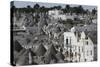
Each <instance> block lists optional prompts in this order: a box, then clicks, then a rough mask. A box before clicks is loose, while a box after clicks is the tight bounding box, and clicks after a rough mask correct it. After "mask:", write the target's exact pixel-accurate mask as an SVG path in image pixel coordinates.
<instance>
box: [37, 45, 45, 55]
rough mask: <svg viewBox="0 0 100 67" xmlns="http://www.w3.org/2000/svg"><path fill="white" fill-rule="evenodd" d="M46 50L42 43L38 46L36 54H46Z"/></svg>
mask: <svg viewBox="0 0 100 67" xmlns="http://www.w3.org/2000/svg"><path fill="white" fill-rule="evenodd" d="M45 52H46V49H45V47H44V46H43V45H42V44H40V45H39V46H38V48H37V51H36V55H37V56H43V55H44V54H45Z"/></svg>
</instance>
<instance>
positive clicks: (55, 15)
mask: <svg viewBox="0 0 100 67" xmlns="http://www.w3.org/2000/svg"><path fill="white" fill-rule="evenodd" d="M48 14H49V16H50V18H52V19H62V20H66V19H72V20H74V17H75V16H71V15H69V14H64V13H63V11H61V10H57V9H54V10H50V11H48Z"/></svg>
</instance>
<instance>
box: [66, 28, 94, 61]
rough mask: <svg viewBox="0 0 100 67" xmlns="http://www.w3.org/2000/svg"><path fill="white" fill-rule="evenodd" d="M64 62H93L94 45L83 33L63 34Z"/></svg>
mask: <svg viewBox="0 0 100 67" xmlns="http://www.w3.org/2000/svg"><path fill="white" fill-rule="evenodd" d="M64 53H67V54H66V55H67V56H66V55H65V57H66V58H65V60H68V61H72V62H83V61H93V58H94V44H93V41H92V40H91V39H90V37H88V36H87V35H86V33H85V32H80V33H79V32H76V31H75V30H74V29H73V30H71V32H64Z"/></svg>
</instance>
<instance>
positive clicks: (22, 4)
mask: <svg viewBox="0 0 100 67" xmlns="http://www.w3.org/2000/svg"><path fill="white" fill-rule="evenodd" d="M35 4H39V5H40V6H45V7H53V6H59V5H60V6H61V7H62V8H64V7H65V6H66V5H70V6H71V7H76V6H79V5H75V4H59V3H43V2H30V1H29V2H28V1H14V5H15V6H16V8H23V7H27V5H30V6H31V7H33V6H34V5H35ZM82 7H83V8H84V9H88V10H90V11H91V10H92V9H94V8H95V9H97V7H96V6H90V5H82Z"/></svg>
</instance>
